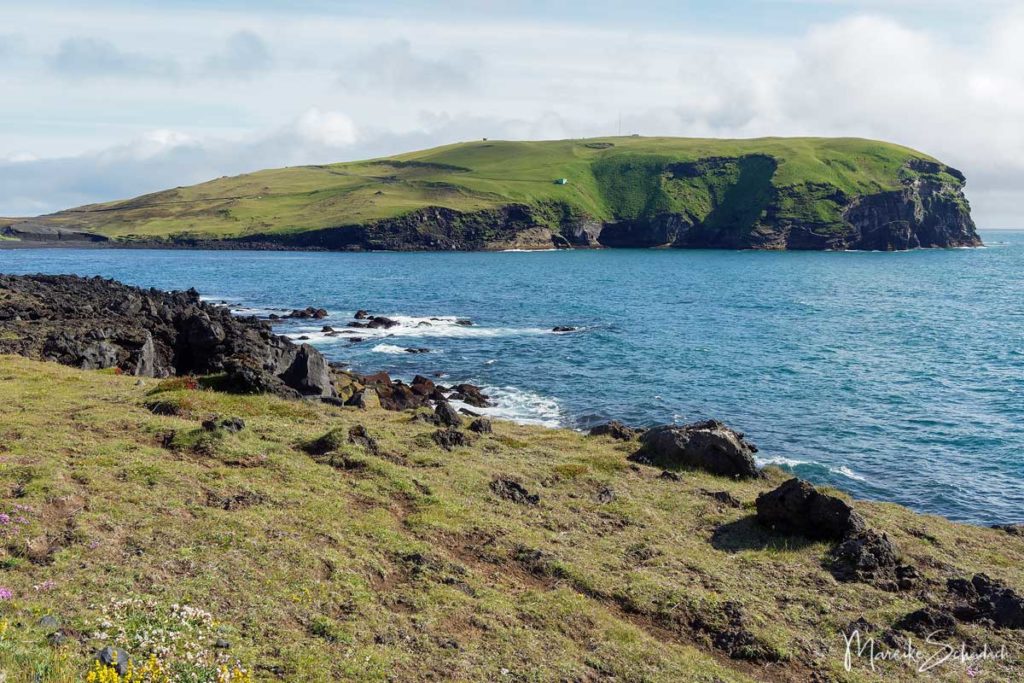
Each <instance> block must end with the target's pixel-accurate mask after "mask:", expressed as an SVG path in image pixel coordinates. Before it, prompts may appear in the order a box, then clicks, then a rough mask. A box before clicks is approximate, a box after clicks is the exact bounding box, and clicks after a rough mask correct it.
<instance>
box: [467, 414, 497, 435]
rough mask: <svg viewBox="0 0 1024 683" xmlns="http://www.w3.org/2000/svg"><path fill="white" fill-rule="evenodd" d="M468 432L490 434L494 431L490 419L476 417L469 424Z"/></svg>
mask: <svg viewBox="0 0 1024 683" xmlns="http://www.w3.org/2000/svg"><path fill="white" fill-rule="evenodd" d="M469 431H471V432H476V433H477V434H490V433H491V432H493V431H494V427H493V425H492V424H491V421H490V419H488V418H486V417H478V418H476V419H475V420H473V421H472V422H470V423H469Z"/></svg>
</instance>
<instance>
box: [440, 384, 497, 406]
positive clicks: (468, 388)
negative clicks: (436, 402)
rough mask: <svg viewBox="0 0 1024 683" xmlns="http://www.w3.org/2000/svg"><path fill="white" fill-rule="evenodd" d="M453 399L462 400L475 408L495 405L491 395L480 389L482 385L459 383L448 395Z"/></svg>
mask: <svg viewBox="0 0 1024 683" xmlns="http://www.w3.org/2000/svg"><path fill="white" fill-rule="evenodd" d="M448 398H449V399H450V400H452V401H462V402H463V403H467V404H469V405H471V406H473V407H474V408H488V407H490V406H491V405H493V404H492V403H491V401H490V396H488V395H487V394H484V393H483V392H482V391H480V387H478V386H475V385H473V384H457V385H455V388H454V391H453V393H452V394H451V395H450V396H449V397H448Z"/></svg>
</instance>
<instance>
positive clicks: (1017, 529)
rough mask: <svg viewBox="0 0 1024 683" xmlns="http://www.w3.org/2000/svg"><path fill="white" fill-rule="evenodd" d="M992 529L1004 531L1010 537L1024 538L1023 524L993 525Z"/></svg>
mask: <svg viewBox="0 0 1024 683" xmlns="http://www.w3.org/2000/svg"><path fill="white" fill-rule="evenodd" d="M992 528H993V529H998V530H999V531H1005V532H1006V533H1008V534H1010V535H1011V536H1024V524H993V525H992Z"/></svg>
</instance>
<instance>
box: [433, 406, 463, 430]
mask: <svg viewBox="0 0 1024 683" xmlns="http://www.w3.org/2000/svg"><path fill="white" fill-rule="evenodd" d="M434 417H435V418H436V420H437V423H438V424H439V425H444V426H445V427H459V426H461V425H462V416H461V415H459V413H458V411H457V410H455V408H453V407H452V404H451V403H447V402H442V403H438V404H437V408H435V409H434Z"/></svg>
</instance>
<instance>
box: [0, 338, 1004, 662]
mask: <svg viewBox="0 0 1024 683" xmlns="http://www.w3.org/2000/svg"><path fill="white" fill-rule="evenodd" d="M154 400H159V401H161V402H163V403H164V404H167V405H173V406H174V407H175V409H176V412H178V413H179V414H178V415H156V414H154V413H153V412H151V411H150V410H149V409H147V408H146V407H145V406H146V404H147V403H152V402H153V401H154ZM214 415H217V416H221V417H228V416H237V417H241V418H243V419H244V420H245V422H246V427H245V429H244V430H242V431H241V432H238V433H230V432H226V431H221V430H218V431H215V432H208V431H205V430H203V429H202V427H201V422H202V420H203V419H206V418H209V417H211V416H214ZM410 418H411V416H410V414H409V413H396V412H387V411H382V410H371V411H359V410H356V409H348V408H336V407H331V406H326V405H321V404H315V403H306V402H287V401H283V400H279V399H276V398H271V397H260V396H233V395H227V394H222V393H218V392H215V391H211V390H206V389H202V388H190V387H189V386H188V385H186V384H184V383H182V382H176V383H175V382H165V383H162V384H161V383H160V382H158V381H157V380H150V379H141V380H139V379H136V378H134V377H123V376H116V375H112V374H104V373H99V372H84V371H79V370H75V369H70V368H66V367H62V366H58V365H55V364H47V363H38V362H34V361H29V360H25V359H21V358H15V357H0V507H3V510H2V511H3V512H8V513H10V514H11V515H12V516H15V517H23V518H24V522H17V525H16V526H15V527H10V528H8V529H6V530H5V531H6V537H5V543H4V544H3V546H2V548H0V566H2V567H3V568H2V569H0V586H2V587H4V588H8V589H10V591H11V594H12V596H11V598H10V599H9V600H6V601H2V602H0V620H2V621H0V630H2V633H0V673H2V674H4V675H6V678H5V680H7V681H33V680H39V681H44V682H47V681H72V680H80V678H81V677H82V676H84V673H85V671H87V669H88V668H89V666H90V665H91V653H93V652H95V651H96V650H97V649H99V648H100V647H102V646H104V645H112V646H117V647H123V648H126V649H128V651H129V652H131V653H132V654H133V655H135V656H136V657H137V658H139V659H140V660H144V659H145V658H146V657H147V656H148V651H149V650H157V651H158V653H160V655H161V662H162V664H163V666H165V667H166V668H167V669H168V670H171V671H173V672H175V675H176V676H178V678H177V679H176V680H190V681H191V680H195V681H207V680H216V679H215V678H213V675H214V674H213V673H211V672H213V671H214V667H216V666H219V665H231V666H239V667H241V668H244V669H245V670H246V671H248V672H249V673H250V674H251V675H252V676H253V678H254V680H278V679H284V680H290V681H291V680H294V681H336V680H360V681H363V680H370V681H373V680H381V681H386V680H387V681H390V680H402V681H405V680H407V681H412V680H424V679H435V680H481V681H482V680H509V681H549V680H596V679H602V678H608V679H614V680H622V681H679V680H685V681H709V682H710V681H715V680H720V681H764V680H801V681H802V680H810V679H811V676H812V675H815V674H814V672H817V675H819V676H820V677H821V678H820V680H825V679H827V680H841V681H874V680H917V678H918V677H917V675H916V674H914V673H913V671H912V669H910V668H908V667H907V666H906V665H905V664H901V663H891V662H889V663H879V664H878V666H879V667H880V669H879V673H877V674H871V673H870V672H869V671H868V670H867V668H866V664H865V665H864V666H862V667H860V668H857V669H855V670H854V671H853V672H845V671H844V670H843V667H842V659H843V657H842V655H843V651H844V650H843V647H844V643H843V640H842V637H841V636H840V633H839V631H840V629H841V628H842V627H843V626H845V625H846V624H848V623H849V622H851V621H853V620H854V619H857V618H859V617H865V618H867V619H868V620H869V621H871V622H873V623H875V624H879V625H883V626H885V625H890V624H892V623H893V622H895V621H896V620H897V619H898V618H899V617H900V616H902V615H903V614H905V613H907V612H908V611H911V610H913V609H916V608H917V607H919V606H921V604H922V602H921V596H920V595H918V594H914V593H907V594H893V593H886V592H883V591H880V590H877V589H875V588H872V587H871V586H868V585H864V584H848V583H839V582H837V581H836V580H835V579H833V578H832V576H831V575H830V574H829V573H828V572H827V571H826V570H825V569H824V568H823V567H822V559H823V557H824V555H825V553H826V552H827V550H828V548H827V546H826V545H825V544H822V543H809V542H806V541H802V540H801V539H795V538H790V537H780V536H776V535H773V534H770V533H768V532H766V531H764V530H763V529H761V528H760V527H758V526H757V525H756V524H755V523H754V522H753V520H752V514H753V511H752V504H753V500H754V498H755V497H756V495H757V494H758V493H759V492H760V491H763V490H766V489H767V488H768V487H770V486H772V485H774V484H775V483H778V482H779V481H781V479H783V478H784V477H785V475H784V474H783V473H782V472H781V471H778V470H772V471H771V473H770V481H767V482H733V481H731V480H726V479H722V478H716V477H713V476H710V475H704V474H701V473H696V472H688V473H684V474H683V478H682V481H668V480H665V479H660V478H659V477H658V474H659V471H658V470H655V469H652V468H647V467H634V466H632V465H630V464H629V463H628V461H627V460H626V456H627V455H628V454H629V453H630V452H631V450H632V447H631V446H630V445H629V444H624V443H622V442H616V441H612V440H610V439H605V438H590V437H585V436H583V435H581V434H578V433H575V432H572V431H567V430H552V429H544V428H539V427H527V426H519V425H515V424H511V423H504V422H496V423H495V433H494V434H493V435H481V436H479V437H476V439H475V441H474V443H473V445H472V446H471V447H469V448H459V449H456V450H455V451H452V452H450V453H449V452H446V451H443V450H441V449H439V448H438V447H437V446H435V445H434V444H433V443H432V441H431V440H430V438H429V435H430V433H431V432H432V431H433V429H434V428H433V427H432V426H430V425H427V424H424V423H422V422H413V421H411V419H410ZM356 424H361V425H363V426H364V427H365V428H366V430H367V432H368V433H369V434H370V435H371V436H372V437H373V438H375V439H376V440H377V442H378V444H379V455H373V454H371V453H369V452H368V451H365V450H363V449H362V448H360V447H358V446H354V445H351V444H348V443H341V444H340V445H339V444H337V443H335V444H334V446H336V447H337V449H338V453H341V454H342V455H341V456H339V457H336V458H328V457H314V456H311V455H309V454H307V452H306V451H305V450H304V448H307V447H308V444H310V443H311V442H313V441H315V440H317V439H319V438H320V437H322V436H324V435H325V434H329V433H330V434H333V436H332V437H331V438H330V439H327V441H332V442H337V441H339V440H338V439H337V438H336V437H337V435H338V434H347V432H348V429H349V428H350V427H352V426H354V425H356ZM499 476H500V477H509V478H514V479H516V480H518V481H519V482H521V483H522V484H523V485H524V486H525V487H526V488H527V489H528V490H529V491H530V492H531V493H538V494H540V503H539V504H538V505H535V506H533V505H518V504H515V503H512V502H510V501H507V500H504V499H501V498H498V497H497V496H495V495H494V493H492V490H491V488H490V484H491V482H492V480H493V479H494V478H495V477H499ZM604 487H607V488H610V489H611V490H612V491H614V494H615V495H614V500H612V501H611V502H606V503H602V502H600V501H599V500H598V498H597V493H598V491H600V490H601V489H602V488H604ZM704 490H707V491H720V490H725V491H728V492H730V493H731V494H732V495H734V496H736V497H737V498H738V499H739V500H741V501H742V502H743V504H744V505H743V507H742V508H739V509H736V508H732V507H727V506H722V505H720V504H718V503H717V502H716V501H715V500H713V499H712V498H711V497H709V496H708V495H706V494H705V493H702V491H704ZM857 507H858V509H859V510H861V511H862V512H863V514H864V515H865V516H866V517H867V518H868V520H869V522H870V524H871V525H872V526H874V527H876V528H879V529H881V530H884V531H885V532H886V533H888V534H889V535H890V537H891V538H893V540H894V541H895V542H896V543H897V544H898V545H899V546H900V547H901V548H902V550H903V551H904V553H905V554H906V555H908V556H910V557H911V558H912V559H913V561H914V563H915V564H916V565H917V566H919V567H921V568H922V571H923V572H924V573H925V575H926V577H927V578H928V579H930V580H933V581H935V582H937V583H936V585H938V582H941V581H944V579H945V577H947V576H950V575H970V573H972V572H977V571H985V572H986V573H988V574H990V575H991V576H993V577H995V578H998V579H1000V580H1003V581H1005V582H1007V583H1009V584H1010V585H1012V586H1016V587H1020V586H1021V585H1024V542H1022V541H1021V540H1020V539H1018V538H1014V537H1010V536H1008V535H1006V534H1004V533H1002V532H996V531H993V530H989V529H983V528H976V527H970V526H965V525H958V524H954V523H951V522H949V521H946V520H943V519H940V518H936V517H924V516H920V515H917V514H914V513H912V512H910V511H908V510H906V509H904V508H901V507H899V506H896V505H889V504H878V503H866V502H861V503H858V504H857ZM730 603H736V604H738V605H739V606H740V608H741V610H742V613H743V614H744V618H745V626H746V628H747V629H748V631H749V633H750V634H751V635H752V636H753V641H752V642H753V644H752V645H751V646H750V647H752V648H753V649H754V651H755V653H759V656H762V657H766V658H767V659H770V660H775V663H752V662H747V661H742V660H737V659H731V658H729V657H728V656H727V655H726V654H725V653H724V652H723V651H722V650H721V649H717V648H715V647H713V645H712V641H713V634H714V632H715V631H714V629H715V628H719V627H720V626H721V625H723V624H725V625H727V623H728V615H729V613H730V612H729V610H730V609H731V607H729V605H730ZM45 615H53V616H55V617H57V618H58V619H59V621H60V624H61V626H62V628H63V629H64V630H65V632H66V633H67V634H68V637H67V640H66V642H64V643H63V644H62V645H59V646H53V645H51V644H50V643H49V642H48V639H47V638H48V629H46V628H44V627H43V626H42V625H40V618H41V617H43V616H45ZM698 616H699V617H700V618H701V619H702V620H703V622H704V623H706V624H708V626H707V627H706V628H705V629H704V630H701V629H695V628H693V627H692V625H691V623H692V620H693V618H694V617H698ZM716 625H718V626H716ZM963 628H964V631H965V633H964V635H965V637H967V638H970V639H972V640H973V641H974V642H978V643H981V642H984V643H988V644H989V645H990V646H992V645H993V644H999V643H1005V644H1007V647H1008V648H1009V650H1010V652H1011V653H1012V654H1013V656H1014V660H1013V661H1010V662H1005V663H998V662H989V663H985V664H983V665H982V670H983V672H984V675H983V676H982V677H980V678H977V679H976V680H1011V679H1019V678H1020V677H1021V675H1024V666H1022V665H1021V664H1020V663H1019V661H1018V660H1016V657H1018V656H1019V653H1020V651H1021V645H1024V640H1022V637H1021V634H1020V633H1019V632H1017V633H1014V632H1002V633H998V632H991V631H983V630H980V629H979V628H978V627H974V626H965V627H963ZM217 639H223V640H225V641H227V642H228V643H229V644H230V648H228V649H223V648H220V649H218V648H215V647H213V643H214V642H215V641H216V640H217ZM950 667H951V668H949V669H943V671H945V672H946V673H947V674H950V675H953V674H956V673H957V671H958V670H957V669H956V668H955V665H952V664H951V665H950ZM960 672H961V674H962V669H961V670H960Z"/></svg>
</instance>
